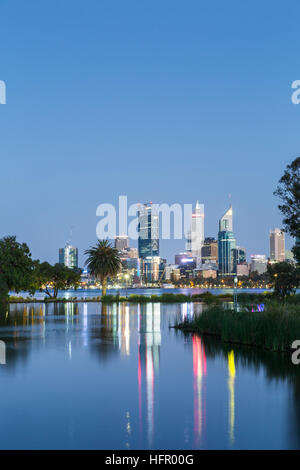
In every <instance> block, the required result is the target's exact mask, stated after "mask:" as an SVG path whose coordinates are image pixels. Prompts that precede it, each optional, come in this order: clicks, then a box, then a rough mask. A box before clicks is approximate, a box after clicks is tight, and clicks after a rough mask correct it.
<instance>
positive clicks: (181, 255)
mask: <svg viewBox="0 0 300 470" xmlns="http://www.w3.org/2000/svg"><path fill="white" fill-rule="evenodd" d="M187 258H189V259H190V258H191V256H190V254H187V253H179V254H178V255H175V264H176V265H177V266H178V264H181V262H182V260H184V259H187Z"/></svg>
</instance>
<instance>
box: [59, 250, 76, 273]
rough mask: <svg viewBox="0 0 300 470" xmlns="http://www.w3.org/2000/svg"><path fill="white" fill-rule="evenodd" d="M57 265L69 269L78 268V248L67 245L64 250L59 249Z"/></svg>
mask: <svg viewBox="0 0 300 470" xmlns="http://www.w3.org/2000/svg"><path fill="white" fill-rule="evenodd" d="M59 263H60V264H64V265H65V266H67V267H68V268H71V269H74V268H78V248H76V247H75V246H71V245H69V244H67V245H66V246H65V247H64V248H60V249H59Z"/></svg>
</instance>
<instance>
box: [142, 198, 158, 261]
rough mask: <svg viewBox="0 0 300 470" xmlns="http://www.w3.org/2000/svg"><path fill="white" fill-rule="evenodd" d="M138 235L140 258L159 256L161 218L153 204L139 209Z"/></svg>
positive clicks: (143, 205) (144, 205)
mask: <svg viewBox="0 0 300 470" xmlns="http://www.w3.org/2000/svg"><path fill="white" fill-rule="evenodd" d="M138 234H139V238H138V250H139V257H140V258H142V259H145V258H147V257H148V256H155V257H157V256H159V216H158V213H157V209H156V207H155V206H154V205H152V203H150V204H141V205H140V207H139V211H138Z"/></svg>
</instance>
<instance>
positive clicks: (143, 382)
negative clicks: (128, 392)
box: [138, 303, 161, 447]
mask: <svg viewBox="0 0 300 470" xmlns="http://www.w3.org/2000/svg"><path fill="white" fill-rule="evenodd" d="M160 307H161V306H160V304H158V303H153V304H151V303H149V304H145V305H143V304H142V305H139V306H138V400H139V428H140V432H142V431H143V413H142V405H143V391H144V392H145V394H146V425H147V440H148V445H149V447H151V446H152V443H153V437H154V403H155V399H154V393H155V377H156V375H157V374H158V371H159V360H160V344H161V330H160Z"/></svg>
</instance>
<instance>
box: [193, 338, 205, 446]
mask: <svg viewBox="0 0 300 470" xmlns="http://www.w3.org/2000/svg"><path fill="white" fill-rule="evenodd" d="M192 344H193V376H194V440H195V445H196V446H199V444H200V440H201V437H202V433H204V434H205V431H206V393H205V392H206V388H205V382H204V380H205V376H206V356H205V349H204V345H203V344H202V342H201V338H200V336H197V335H193V336H192Z"/></svg>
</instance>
